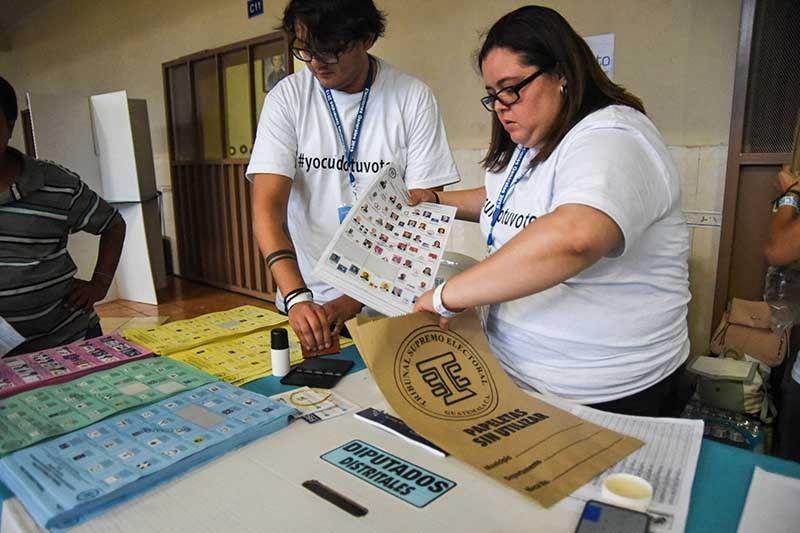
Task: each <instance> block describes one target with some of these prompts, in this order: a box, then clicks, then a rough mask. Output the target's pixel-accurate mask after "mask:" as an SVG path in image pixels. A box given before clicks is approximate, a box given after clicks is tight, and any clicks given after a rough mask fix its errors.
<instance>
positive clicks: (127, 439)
mask: <svg viewBox="0 0 800 533" xmlns="http://www.w3.org/2000/svg"><path fill="white" fill-rule="evenodd" d="M296 413H297V411H296V410H295V409H294V408H292V407H289V406H287V405H285V404H282V403H278V402H275V401H273V400H271V399H269V398H267V397H265V396H261V395H259V394H255V393H252V392H249V391H246V390H243V389H239V388H237V387H234V386H232V385H229V384H227V383H224V382H216V383H212V384H210V385H205V386H202V387H200V388H197V389H194V390H191V391H187V392H183V393H181V394H178V395H176V396H173V397H171V398H167V399H166V400H162V401H160V402H158V403H155V404H152V405H149V406H147V407H142V408H138V409H135V410H132V411H128V412H126V413H124V414H121V415H117V416H115V417H112V418H108V419H106V420H103V421H102V422H98V423H96V424H93V425H91V426H88V427H85V428H83V429H81V430H79V431H75V432H73V433H70V434H67V435H63V436H61V437H58V438H56V439H53V440H50V441H47V442H44V443H40V444H37V445H35V446H32V447H30V448H26V449H23V450H20V451H17V452H15V453H13V454H11V455H8V456H6V457H4V458H3V459H2V460H0V479H2V481H3V482H4V483H5V484H6V485H7V486H8V487H9V488H10V489H11V490H12V491H13V492H14V494H16V496H17V498H19V499H20V501H21V502H22V504H23V505H24V506H25V508H26V509H27V510H28V512H29V513H30V514H31V515H32V516H33V518H34V520H36V522H37V524H39V526H41V527H44V528H64V527H70V526H74V525H76V524H78V523H80V522H82V521H84V520H85V519H87V518H89V517H91V516H93V515H95V514H98V513H100V512H103V511H105V510H106V509H108V508H109V507H111V506H113V505H115V504H117V503H120V502H122V501H125V500H127V499H129V498H132V497H134V496H136V495H138V494H140V493H142V492H144V491H146V490H148V489H150V488H151V487H153V486H155V485H157V484H159V483H161V482H164V481H167V480H169V479H172V478H174V477H175V476H177V475H179V474H181V473H183V472H186V471H188V470H190V469H191V468H194V467H195V466H198V465H200V464H203V463H206V462H208V461H210V460H212V459H214V458H216V457H219V456H220V455H222V454H224V453H226V452H228V451H230V450H232V449H235V448H237V447H239V446H242V445H244V444H246V443H248V442H250V441H252V440H254V439H257V438H259V437H261V436H263V435H266V434H268V433H272V432H273V431H277V430H279V429H281V428H283V427H285V426H286V425H287V424H288V422H289V416H290V415H294V414H296Z"/></svg>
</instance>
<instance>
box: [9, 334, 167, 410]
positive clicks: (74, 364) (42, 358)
mask: <svg viewBox="0 0 800 533" xmlns="http://www.w3.org/2000/svg"><path fill="white" fill-rule="evenodd" d="M151 355H153V354H152V352H151V351H150V350H147V349H145V348H142V347H141V346H137V345H136V344H134V343H132V342H129V341H126V340H125V339H123V338H122V337H120V336H119V335H106V336H104V337H97V338H94V339H89V340H85V341H78V342H73V343H72V344H66V345H64V346H57V347H55V348H50V349H47V350H41V351H39V352H32V353H27V354H21V355H15V356H12V357H6V358H4V359H2V360H0V398H5V397H7V396H11V395H12V394H17V393H19V392H22V391H26V390H29V389H34V388H37V387H43V386H45V385H53V384H55V383H61V382H64V381H67V380H70V379H75V378H76V377H78V376H82V375H85V374H87V373H89V372H94V371H96V370H103V369H107V368H111V367H114V366H116V365H118V364H120V363H125V362H128V361H135V360H138V359H142V358H144V357H150V356H151Z"/></svg>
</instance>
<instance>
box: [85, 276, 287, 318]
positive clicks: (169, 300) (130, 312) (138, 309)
mask: <svg viewBox="0 0 800 533" xmlns="http://www.w3.org/2000/svg"><path fill="white" fill-rule="evenodd" d="M158 296H159V298H158V299H159V301H160V302H162V303H160V304H159V305H149V304H143V303H138V302H131V301H129V300H115V301H113V302H108V303H104V304H100V305H97V306H96V307H95V308H96V310H97V314H98V315H99V316H100V317H101V318H108V317H114V318H123V317H130V318H136V317H169V321H170V322H172V321H174V320H183V319H185V318H194V317H196V316H199V315H204V314H206V313H213V312H215V311H225V310H227V309H232V308H234V307H239V306H240V305H255V306H257V307H264V308H266V309H270V310H272V311H274V310H275V306H274V305H272V304H271V303H269V302H266V301H264V300H258V299H256V298H251V297H249V296H244V295H241V294H236V293H234V292H228V291H224V290H222V289H216V288H214V287H209V286H207V285H201V284H199V283H193V282H191V281H186V280H184V279H181V278H176V277H170V278H169V283H168V285H167V287H166V288H165V289H164V290H163V291H160V292H159V295H158Z"/></svg>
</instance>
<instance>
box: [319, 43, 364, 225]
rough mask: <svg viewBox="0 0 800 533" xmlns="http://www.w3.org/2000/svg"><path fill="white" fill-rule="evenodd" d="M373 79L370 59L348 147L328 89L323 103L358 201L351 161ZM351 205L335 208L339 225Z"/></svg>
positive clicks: (331, 94)
mask: <svg viewBox="0 0 800 533" xmlns="http://www.w3.org/2000/svg"><path fill="white" fill-rule="evenodd" d="M373 79H374V72H373V69H372V58H369V72H368V73H367V81H366V83H365V84H364V91H363V92H362V93H361V103H360V104H359V106H358V114H356V123H355V125H354V126H353V137H352V138H351V140H350V147H349V148H348V146H347V139H346V138H345V136H344V127H343V126H342V119H341V118H340V117H339V111H338V110H337V109H336V102H334V100H333V93H332V92H331V90H330V89H325V102H326V103H327V104H328V111H330V114H331V118H332V119H333V124H334V126H336V133H338V134H339V140H341V141H342V146H344V149H345V171H346V172H347V173H348V176H347V177H348V181H349V182H350V189H351V190H352V192H353V200H358V192H357V189H356V177H355V175H354V174H353V161H354V158H355V154H356V150H357V149H358V141H359V139H360V138H361V126H362V124H363V123H364V117H365V115H366V112H367V102H368V101H369V93H370V91H371V90H372V81H373ZM351 207H352V205H349V204H343V205H340V206H339V207H338V208H337V211H338V213H337V214H338V217H339V224H341V223H342V222H344V219H345V217H347V213H348V212H350V208H351Z"/></svg>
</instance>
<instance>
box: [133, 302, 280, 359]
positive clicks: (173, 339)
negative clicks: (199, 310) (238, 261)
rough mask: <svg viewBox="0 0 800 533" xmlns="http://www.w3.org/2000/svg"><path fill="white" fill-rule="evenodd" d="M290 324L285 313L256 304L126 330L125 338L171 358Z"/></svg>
mask: <svg viewBox="0 0 800 533" xmlns="http://www.w3.org/2000/svg"><path fill="white" fill-rule="evenodd" d="M287 321H288V318H287V317H285V316H283V315H281V314H278V313H275V312H272V311H269V310H267V309H262V308H260V307H254V306H252V305H243V306H241V307H236V308H234V309H230V310H228V311H219V312H217V313H209V314H207V315H202V316H199V317H196V318H191V319H188V320H178V321H176V322H170V323H168V324H164V325H163V326H153V327H149V328H131V329H126V330H125V331H123V335H124V336H125V338H126V339H128V340H131V341H133V342H137V343H139V344H141V345H142V346H147V347H148V348H149V349H151V350H152V351H154V352H155V353H157V354H159V355H169V354H173V353H176V352H180V351H184V350H190V349H192V348H196V347H198V346H202V345H204V344H209V343H212V342H219V341H222V340H225V339H231V338H234V337H240V336H242V335H247V334H249V333H253V332H254V331H259V330H262V329H266V328H269V327H272V326H276V325H278V324H283V323H285V322H287Z"/></svg>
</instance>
